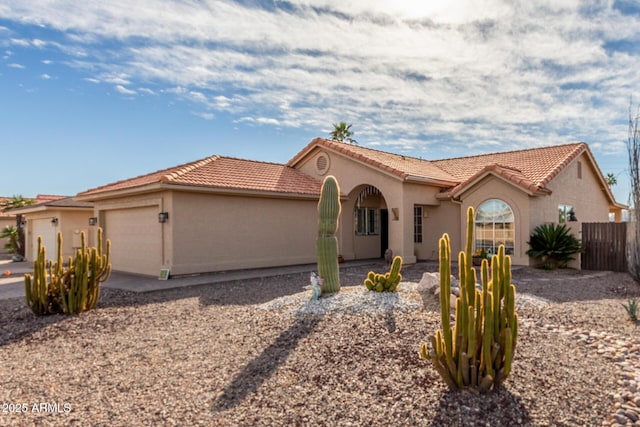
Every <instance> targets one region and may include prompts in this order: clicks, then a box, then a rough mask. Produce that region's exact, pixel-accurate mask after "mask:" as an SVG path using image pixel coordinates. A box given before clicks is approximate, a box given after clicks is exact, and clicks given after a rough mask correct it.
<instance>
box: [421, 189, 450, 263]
mask: <svg viewBox="0 0 640 427" xmlns="http://www.w3.org/2000/svg"><path fill="white" fill-rule="evenodd" d="M422 211H423V213H422V243H421V244H419V243H418V244H416V255H417V257H418V259H426V260H437V259H438V244H439V241H440V238H441V237H442V235H443V234H444V233H447V234H448V235H449V238H450V241H451V252H452V257H455V254H457V253H458V252H459V251H460V205H459V204H458V203H454V202H450V201H443V202H442V203H441V204H440V205H439V206H423V208H422Z"/></svg>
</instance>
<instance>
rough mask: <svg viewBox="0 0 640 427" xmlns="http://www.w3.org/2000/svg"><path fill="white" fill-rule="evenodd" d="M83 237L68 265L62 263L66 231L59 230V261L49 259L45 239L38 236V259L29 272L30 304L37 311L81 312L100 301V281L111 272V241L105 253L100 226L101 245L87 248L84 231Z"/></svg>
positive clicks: (99, 242) (37, 312)
mask: <svg viewBox="0 0 640 427" xmlns="http://www.w3.org/2000/svg"><path fill="white" fill-rule="evenodd" d="M80 238H81V242H82V243H81V248H80V249H78V250H77V252H76V254H75V257H69V260H68V266H67V267H66V268H65V267H64V265H63V263H62V234H61V233H58V241H57V249H58V252H57V253H58V256H57V260H56V262H55V263H53V262H51V261H47V260H46V250H45V248H44V247H43V246H42V238H40V237H39V238H38V259H37V260H36V261H35V262H34V266H33V269H34V273H33V276H31V275H30V274H25V293H26V297H27V305H28V306H29V308H31V310H32V311H33V312H34V313H35V314H37V315H44V314H54V313H67V314H78V313H81V312H83V311H86V310H91V309H92V308H94V307H95V306H96V304H97V303H98V297H99V296H100V283H102V282H104V281H106V280H107V279H108V278H109V275H110V273H111V264H110V263H109V253H110V251H111V242H110V241H109V240H107V244H106V251H105V252H104V253H103V249H102V248H103V242H102V229H101V228H98V247H97V248H87V246H86V238H85V235H84V233H82V234H81V235H80ZM47 272H48V273H47ZM47 278H48V280H47Z"/></svg>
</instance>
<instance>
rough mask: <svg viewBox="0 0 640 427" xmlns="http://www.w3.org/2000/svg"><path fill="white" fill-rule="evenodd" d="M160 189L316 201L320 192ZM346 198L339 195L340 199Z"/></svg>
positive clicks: (171, 185)
mask: <svg viewBox="0 0 640 427" xmlns="http://www.w3.org/2000/svg"><path fill="white" fill-rule="evenodd" d="M162 187H163V188H164V189H166V190H180V191H189V192H195V193H208V194H221V195H227V196H250V197H267V198H278V199H309V200H318V199H319V198H320V190H318V192H317V193H294V192H287V191H271V190H257V189H248V188H246V189H245V188H229V187H213V186H208V185H207V186H205V185H190V184H179V183H175V182H172V183H164V184H163V185H162ZM345 197H346V196H344V195H342V194H341V198H345Z"/></svg>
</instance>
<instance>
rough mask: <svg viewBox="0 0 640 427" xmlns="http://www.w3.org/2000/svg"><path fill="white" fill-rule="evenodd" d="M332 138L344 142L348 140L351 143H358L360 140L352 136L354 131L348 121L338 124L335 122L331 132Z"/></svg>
mask: <svg viewBox="0 0 640 427" xmlns="http://www.w3.org/2000/svg"><path fill="white" fill-rule="evenodd" d="M330 135H331V139H333V140H336V141H340V142H344V141H347V142H348V143H349V144H356V145H357V144H358V141H356V140H355V139H353V138H351V137H352V136H353V132H351V125H348V124H347V122H340V123H338V124H335V123H334V124H333V131H332V132H331V133H330Z"/></svg>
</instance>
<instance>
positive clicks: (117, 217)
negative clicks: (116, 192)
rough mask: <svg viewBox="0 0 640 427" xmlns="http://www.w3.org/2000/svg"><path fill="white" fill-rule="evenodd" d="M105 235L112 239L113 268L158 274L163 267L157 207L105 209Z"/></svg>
mask: <svg viewBox="0 0 640 427" xmlns="http://www.w3.org/2000/svg"><path fill="white" fill-rule="evenodd" d="M105 236H106V238H108V239H110V240H111V265H112V267H113V269H114V270H117V271H126V272H130V273H138V274H148V275H158V274H159V273H160V268H161V266H162V224H160V223H159V222H158V207H157V206H150V207H142V208H131V209H117V210H110V211H106V212H105Z"/></svg>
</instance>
